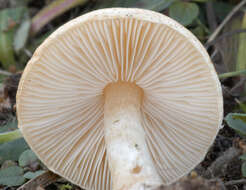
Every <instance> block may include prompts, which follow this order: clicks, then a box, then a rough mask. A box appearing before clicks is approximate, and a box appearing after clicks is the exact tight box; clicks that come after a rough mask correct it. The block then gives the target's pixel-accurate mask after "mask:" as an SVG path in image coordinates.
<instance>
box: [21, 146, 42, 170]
mask: <svg viewBox="0 0 246 190" xmlns="http://www.w3.org/2000/svg"><path fill="white" fill-rule="evenodd" d="M37 160H38V157H37V156H36V154H35V153H34V152H33V151H32V150H30V149H28V150H26V151H24V152H23V153H22V154H21V155H20V158H19V165H20V166H22V167H25V166H28V165H31V164H32V163H34V162H36V161H37Z"/></svg>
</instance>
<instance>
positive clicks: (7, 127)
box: [0, 118, 18, 133]
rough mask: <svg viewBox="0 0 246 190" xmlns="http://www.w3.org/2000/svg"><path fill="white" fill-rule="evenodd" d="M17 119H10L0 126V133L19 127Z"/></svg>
mask: <svg viewBox="0 0 246 190" xmlns="http://www.w3.org/2000/svg"><path fill="white" fill-rule="evenodd" d="M17 124H18V123H17V119H16V118H13V119H10V120H9V121H8V122H7V123H6V124H5V125H4V126H1V127H0V133H3V132H8V131H12V130H15V129H17Z"/></svg>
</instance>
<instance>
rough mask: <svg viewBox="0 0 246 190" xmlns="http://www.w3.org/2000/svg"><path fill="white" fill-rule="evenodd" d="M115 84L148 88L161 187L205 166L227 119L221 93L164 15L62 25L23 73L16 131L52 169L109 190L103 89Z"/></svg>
mask: <svg viewBox="0 0 246 190" xmlns="http://www.w3.org/2000/svg"><path fill="white" fill-rule="evenodd" d="M117 81H125V82H132V83H135V84H137V85H138V86H139V87H141V88H142V89H143V92H144V97H143V103H142V108H141V115H142V126H143V128H144V130H145V132H146V134H145V135H146V137H145V138H146V142H147V146H148V149H149V152H150V154H151V156H152V158H153V161H154V163H155V166H156V169H157V171H158V173H159V174H160V176H161V177H162V179H163V182H164V183H165V184H170V183H172V182H174V181H176V180H177V179H179V178H180V177H182V176H184V175H186V174H187V173H188V172H189V171H191V170H192V169H193V168H194V167H195V166H196V165H197V164H198V163H199V162H200V161H202V160H203V159H204V156H205V154H206V152H207V150H208V149H209V147H210V145H211V144H212V143H213V141H214V139H215V136H216V134H217V132H218V130H219V128H220V126H221V123H222V118H223V101H222V92H221V86H220V82H219V80H218V77H217V75H216V72H215V70H214V67H213V64H212V63H211V61H210V58H209V55H208V54H207V52H206V50H205V49H204V48H203V46H202V45H201V43H200V42H199V41H198V40H197V39H196V37H195V36H194V35H193V34H192V33H191V32H189V31H188V30H187V29H185V28H184V27H183V26H181V25H180V24H178V23H177V22H176V21H174V20H172V19H170V18H168V17H167V16H164V15H162V14H159V13H156V12H152V11H149V10H142V9H129V8H112V9H102V10H97V11H93V12H91V13H88V14H85V15H83V16H80V17H78V18H76V19H74V20H72V21H70V22H68V23H67V24H65V25H63V26H61V27H60V28H59V29H57V30H56V31H55V32H54V33H53V34H52V35H50V36H49V37H48V38H47V39H46V40H45V41H44V42H43V43H42V45H40V47H39V48H38V49H37V50H36V51H35V53H34V55H33V57H32V58H31V60H30V61H29V62H28V64H27V66H26V68H25V70H24V73H23V75H22V78H21V81H20V84H19V88H18V92H17V116H18V120H19V128H20V129H21V131H22V133H23V135H24V137H25V139H26V140H27V142H28V144H29V145H30V146H31V148H32V149H33V150H34V152H35V153H36V154H37V155H38V157H39V158H40V159H41V161H42V162H43V163H44V164H46V166H47V167H48V168H49V169H50V170H51V171H53V172H55V173H57V174H59V175H61V176H63V177H65V178H67V179H68V180H70V181H71V182H73V183H75V184H77V185H79V186H80V187H83V188H86V189H91V190H98V189H102V190H109V189H111V176H110V171H109V167H108V162H107V155H106V148H105V142H104V131H103V130H104V126H103V118H104V113H103V112H104V110H103V109H104V107H103V106H104V98H103V90H104V88H105V86H106V85H107V84H109V83H112V82H117Z"/></svg>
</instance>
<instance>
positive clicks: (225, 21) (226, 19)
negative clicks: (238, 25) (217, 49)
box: [207, 0, 246, 43]
mask: <svg viewBox="0 0 246 190" xmlns="http://www.w3.org/2000/svg"><path fill="white" fill-rule="evenodd" d="M245 3H246V0H243V1H241V2H240V3H239V4H238V5H237V6H236V7H234V8H233V9H232V11H231V12H230V13H229V14H228V15H227V16H226V18H225V19H224V20H223V22H222V23H221V24H220V25H219V27H218V28H217V29H216V30H215V31H214V32H213V33H212V35H211V36H210V37H209V39H208V41H207V43H209V42H211V41H213V40H214V39H215V38H216V37H217V35H218V34H219V33H220V31H221V30H222V28H223V27H224V26H225V25H226V24H227V22H228V21H229V20H230V19H231V18H232V16H233V15H234V14H235V13H236V12H237V11H238V10H239V9H240V8H241V7H242V6H243V5H244V4H245Z"/></svg>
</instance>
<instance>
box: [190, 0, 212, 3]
mask: <svg viewBox="0 0 246 190" xmlns="http://www.w3.org/2000/svg"><path fill="white" fill-rule="evenodd" d="M192 1H193V2H198V3H205V2H207V1H209V0H192Z"/></svg>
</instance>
